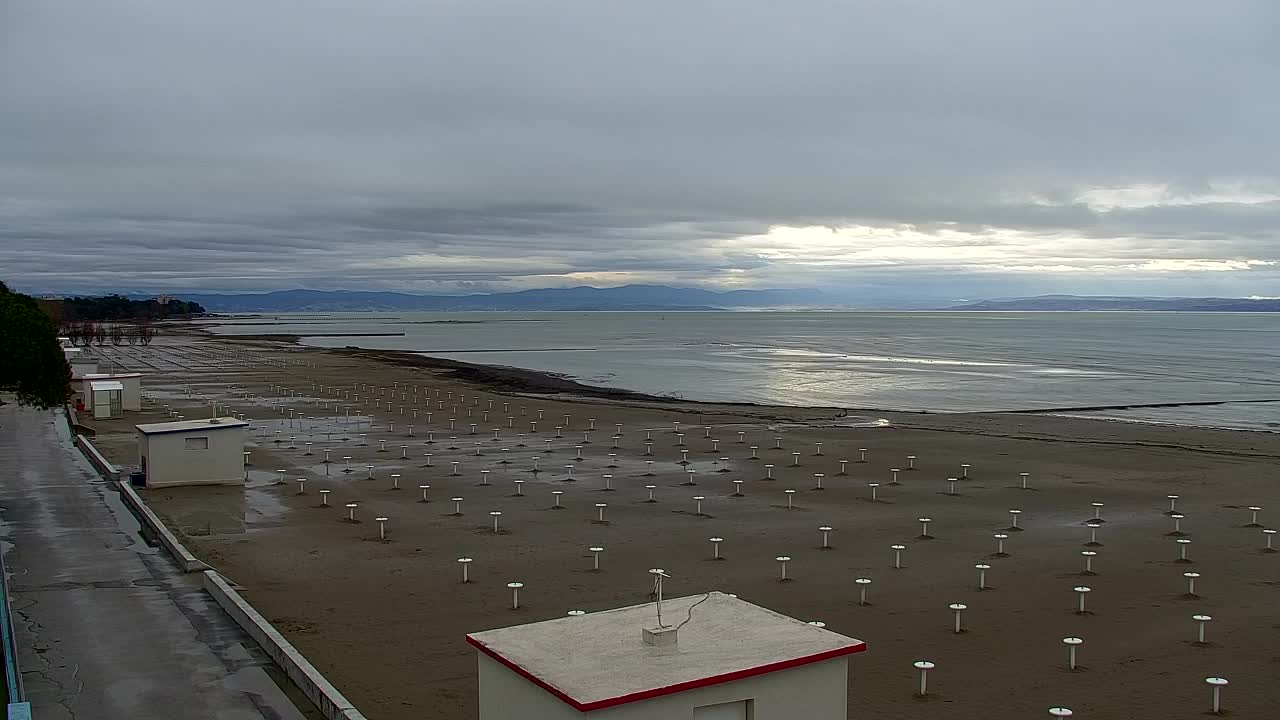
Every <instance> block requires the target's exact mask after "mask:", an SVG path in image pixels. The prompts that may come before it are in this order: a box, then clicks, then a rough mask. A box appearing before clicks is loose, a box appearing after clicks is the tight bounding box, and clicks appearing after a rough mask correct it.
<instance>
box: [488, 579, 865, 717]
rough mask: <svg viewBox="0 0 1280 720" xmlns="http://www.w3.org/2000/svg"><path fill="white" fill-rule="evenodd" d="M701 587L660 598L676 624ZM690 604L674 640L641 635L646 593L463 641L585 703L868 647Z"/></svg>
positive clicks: (758, 611)
mask: <svg viewBox="0 0 1280 720" xmlns="http://www.w3.org/2000/svg"><path fill="white" fill-rule="evenodd" d="M703 597H704V596H702V595H693V596H690V597H684V598H677V599H674V600H664V601H663V602H662V619H663V622H664V623H665V624H667V625H678V624H679V623H681V622H683V621H684V620H685V618H686V617H689V609H690V608H691V607H692V606H693V605H694V604H695V603H697V602H698V601H699V600H702V599H703ZM706 597H707V600H706V602H703V603H702V604H701V605H698V607H696V608H694V609H693V615H692V620H690V622H689V623H688V624H686V625H685V626H684V627H682V628H680V632H679V641H678V643H677V645H676V646H675V647H655V646H650V645H646V644H644V643H643V642H642V641H641V639H640V635H641V629H642V628H646V627H647V628H653V627H655V626H656V625H657V616H656V614H655V610H654V604H653V603H645V604H643V605H634V606H631V607H625V608H619V609H617V610H606V611H604V612H598V613H591V614H589V615H582V616H579V617H565V618H559V619H556V620H547V621H545V622H538V623H532V624H529V625H518V626H515V627H508V628H500V629H497V630H488V631H485V632H478V633H472V634H470V635H467V642H469V643H471V644H472V645H474V646H475V647H476V648H477V649H479V650H480V651H481V652H483V653H485V654H486V655H488V656H489V657H491V658H493V659H495V660H497V661H498V662H500V663H502V664H503V665H506V666H507V667H508V668H510V669H511V670H513V671H515V672H516V673H518V674H519V675H521V676H523V677H524V678H525V679H527V680H529V681H530V682H533V683H534V684H536V685H538V686H539V687H541V688H542V689H544V690H546V691H547V692H549V693H551V694H552V695H555V696H556V697H558V698H560V699H561V700H563V701H564V702H566V703H568V704H569V705H571V706H572V707H574V708H575V709H577V710H579V711H581V712H586V711H590V710H599V709H602V708H606V707H613V706H615V705H622V704H625V703H630V702H636V701H639V700H648V699H650V698H655V697H659V696H662V695H669V694H672V693H678V692H683V691H685V690H693V689H695V688H699V687H706V686H708V685H716V684H719V683H724V682H730V681H733V680H741V679H743V678H748V677H754V676H757V675H763V674H765V673H770V672H775V671H778V670H785V669H788V668H793V667H799V666H801V665H807V664H809V663H814V662H820V661H823V660H830V659H832V658H837V657H841V656H844V655H851V654H853V653H856V652H861V651H863V650H866V649H867V645H866V643H864V642H862V641H861V640H855V639H853V638H849V637H845V636H844V635H840V634H837V633H833V632H831V631H829V630H825V629H823V628H819V627H815V626H813V625H809V624H808V623H805V622H801V621H799V620H796V619H794V618H789V617H787V616H785V615H781V614H779V613H776V612H773V611H772V610H768V609H765V608H762V607H760V606H758V605H752V604H751V603H749V602H745V601H743V600H739V599H737V598H733V597H730V596H728V595H726V594H724V593H720V592H713V593H711V594H710V595H709V596H706Z"/></svg>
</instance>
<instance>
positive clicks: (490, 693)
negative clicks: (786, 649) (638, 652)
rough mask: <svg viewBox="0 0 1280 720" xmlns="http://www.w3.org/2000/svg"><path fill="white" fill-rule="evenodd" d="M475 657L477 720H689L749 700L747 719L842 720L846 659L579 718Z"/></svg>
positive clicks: (502, 668)
mask: <svg viewBox="0 0 1280 720" xmlns="http://www.w3.org/2000/svg"><path fill="white" fill-rule="evenodd" d="M477 657H478V658H479V660H478V663H479V668H478V669H479V679H480V720H582V719H583V717H590V718H591V720H691V719H692V718H693V709H694V708H695V707H701V706H705V705H715V704H717V703H726V702H734V701H739V700H752V701H753V708H754V711H755V712H754V715H753V717H752V720H846V718H847V717H848V708H847V704H848V695H847V693H848V678H849V658H848V657H841V658H836V659H834V660H826V661H823V662H817V663H813V664H811V665H804V666H802V667H798V668H792V669H790V670H780V671H778V672H773V673H769V674H767V675H759V676H757V677H752V678H746V679H744V680H735V681H732V682H727V683H721V684H719V685H712V686H710V687H705V688H697V689H695V690H688V691H686V692H682V693H675V694H672V695H664V696H662V697H657V698H653V699H652V700H640V701H637V702H633V703H627V704H626V705H619V706H616V707H611V708H604V709H601V710H594V711H592V712H590V713H589V714H587V715H586V716H584V714H583V713H581V712H579V711H577V710H575V709H574V708H573V707H572V706H570V705H569V704H567V703H565V702H564V701H562V700H560V699H559V698H557V697H556V696H554V695H552V694H551V693H549V692H547V691H546V690H543V689H542V688H540V687H538V686H537V685H534V684H533V683H531V682H529V681H528V680H525V679H524V678H523V677H520V676H519V675H517V674H516V673H515V672H513V671H511V670H509V669H507V667H506V666H505V665H503V664H501V663H499V662H498V661H496V660H494V659H492V658H490V657H489V656H488V655H485V654H484V653H477Z"/></svg>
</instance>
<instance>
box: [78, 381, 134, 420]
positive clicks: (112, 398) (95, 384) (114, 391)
mask: <svg viewBox="0 0 1280 720" xmlns="http://www.w3.org/2000/svg"><path fill="white" fill-rule="evenodd" d="M84 397H85V409H86V410H91V411H92V412H93V419H94V420H110V419H112V418H118V417H124V409H123V404H124V400H123V398H124V385H123V384H122V383H121V382H120V381H119V380H85V381H84Z"/></svg>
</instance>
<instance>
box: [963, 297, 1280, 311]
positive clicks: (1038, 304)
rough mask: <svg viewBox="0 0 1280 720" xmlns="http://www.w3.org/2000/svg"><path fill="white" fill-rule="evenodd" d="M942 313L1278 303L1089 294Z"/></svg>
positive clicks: (1271, 305) (1255, 307) (1279, 303)
mask: <svg viewBox="0 0 1280 720" xmlns="http://www.w3.org/2000/svg"><path fill="white" fill-rule="evenodd" d="M943 309H944V310H1013V311H1016V310H1024V311H1032V310H1058V311H1070V310H1075V311H1086V310H1116V311H1123V310H1130V311H1132V310H1142V311H1165V312H1280V300H1250V299H1247V298H1151V297H1113V296H1090V295H1039V296H1036V297H1027V298H1009V299H1001V300H981V301H978V302H973V303H968V304H965V305H956V306H953V307H948V308H943Z"/></svg>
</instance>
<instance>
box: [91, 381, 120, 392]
mask: <svg viewBox="0 0 1280 720" xmlns="http://www.w3.org/2000/svg"><path fill="white" fill-rule="evenodd" d="M89 387H90V388H92V389H93V390H94V392H97V391H100V390H124V384H123V383H121V382H118V381H116V380H94V381H93V382H91V383H89Z"/></svg>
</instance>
